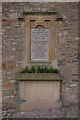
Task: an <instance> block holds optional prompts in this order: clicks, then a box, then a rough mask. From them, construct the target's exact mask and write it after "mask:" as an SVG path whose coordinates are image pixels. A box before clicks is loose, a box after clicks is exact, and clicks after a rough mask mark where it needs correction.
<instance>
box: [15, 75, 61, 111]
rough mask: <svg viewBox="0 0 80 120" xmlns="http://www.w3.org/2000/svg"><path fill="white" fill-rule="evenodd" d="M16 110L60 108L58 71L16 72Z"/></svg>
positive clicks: (59, 78) (59, 77)
mask: <svg viewBox="0 0 80 120" xmlns="http://www.w3.org/2000/svg"><path fill="white" fill-rule="evenodd" d="M16 80H17V81H18V91H19V92H18V99H17V101H18V103H19V104H18V106H16V107H18V111H21V112H27V111H31V110H40V109H55V108H61V105H62V104H61V98H60V82H61V81H62V79H61V76H60V74H59V73H25V74H22V73H21V74H16Z"/></svg>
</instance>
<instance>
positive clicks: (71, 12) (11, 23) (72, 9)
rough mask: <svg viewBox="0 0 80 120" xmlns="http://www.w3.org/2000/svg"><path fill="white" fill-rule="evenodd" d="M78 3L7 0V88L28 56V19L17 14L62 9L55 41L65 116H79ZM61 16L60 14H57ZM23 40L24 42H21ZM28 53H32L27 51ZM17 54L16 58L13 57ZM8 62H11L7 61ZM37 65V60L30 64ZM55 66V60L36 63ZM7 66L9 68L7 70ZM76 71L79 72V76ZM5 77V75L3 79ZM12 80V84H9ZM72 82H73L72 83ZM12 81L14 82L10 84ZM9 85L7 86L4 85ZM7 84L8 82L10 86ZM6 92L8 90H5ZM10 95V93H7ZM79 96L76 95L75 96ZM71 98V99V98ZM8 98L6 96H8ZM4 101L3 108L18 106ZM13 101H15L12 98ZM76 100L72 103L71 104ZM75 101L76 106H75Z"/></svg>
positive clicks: (4, 33) (4, 29)
mask: <svg viewBox="0 0 80 120" xmlns="http://www.w3.org/2000/svg"><path fill="white" fill-rule="evenodd" d="M78 5H79V3H78V2H75V3H74V2H60V3H58V2H56V3H52V2H51V3H48V2H46V3H39V2H36V3H33V2H32V3H31V2H30V3H29V2H28V3H27V2H14V3H12V2H3V3H2V11H3V13H2V14H3V18H4V21H3V22H2V28H3V31H2V32H3V34H2V42H3V43H2V45H3V52H2V55H3V58H2V59H3V75H2V78H3V81H4V83H3V89H4V88H5V89H4V90H5V91H6V90H8V89H9V90H11V89H12V88H14V87H13V85H10V84H11V83H10V81H12V80H13V79H14V78H15V73H16V71H19V70H20V69H21V68H22V67H23V60H24V55H25V49H26V48H25V45H26V44H25V36H26V37H28V33H27V32H26V33H25V30H26V27H24V25H25V24H24V23H25V21H18V19H17V14H21V13H22V12H24V11H25V12H29V11H31V12H33V11H36V10H37V11H39V12H41V11H42V12H44V11H49V12H50V11H51V12H52V11H54V10H55V11H59V16H61V17H63V20H62V21H56V27H54V26H53V29H55V31H56V32H55V34H56V36H55V40H56V49H55V54H56V61H57V62H56V63H57V64H56V65H57V66H58V67H59V69H60V73H61V74H62V75H63V82H62V84H61V99H62V103H63V105H64V107H63V110H64V118H76V117H78V108H77V96H76V95H77V91H78V89H77V86H78V84H77V83H76V84H75V83H74V81H77V82H78V64H77V62H78V57H77V56H76V54H77V52H78V40H79V37H78V21H77V19H78ZM56 18H57V16H56ZM19 43H20V44H19ZM26 54H28V52H27V53H26ZM11 56H13V57H11ZM7 63H8V64H7ZM29 64H30V65H33V63H29ZM38 64H40V65H46V66H48V65H51V63H36V64H35V65H38ZM6 68H7V69H6ZM75 74H76V75H75ZM0 79H1V78H0ZM7 82H8V83H7ZM70 82H72V84H70ZM9 83H10V84H9ZM4 84H5V85H4ZM6 84H7V85H6ZM14 91H15V90H14ZM3 92H4V91H3ZM4 96H7V94H4ZM74 96H75V97H74ZM68 98H69V99H68ZM4 101H5V98H4ZM8 101H9V98H8V99H7V103H5V102H3V110H4V109H5V110H6V109H9V108H11V107H14V104H10V105H9V104H8ZM11 101H12V100H11ZM71 102H72V103H71ZM72 104H75V105H72Z"/></svg>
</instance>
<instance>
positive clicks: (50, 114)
mask: <svg viewBox="0 0 80 120" xmlns="http://www.w3.org/2000/svg"><path fill="white" fill-rule="evenodd" d="M62 117H63V112H62V110H52V109H47V110H38V111H30V112H17V113H15V114H14V115H13V118H62Z"/></svg>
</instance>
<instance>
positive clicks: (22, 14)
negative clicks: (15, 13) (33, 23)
mask: <svg viewBox="0 0 80 120" xmlns="http://www.w3.org/2000/svg"><path fill="white" fill-rule="evenodd" d="M56 14H58V11H52V12H50V11H45V12H43V11H40V12H35V11H33V12H23V13H21V16H20V17H18V20H19V21H25V19H24V16H25V15H56ZM55 21H62V17H57V19H56V20H55Z"/></svg>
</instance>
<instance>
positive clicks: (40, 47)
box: [31, 28, 49, 61]
mask: <svg viewBox="0 0 80 120" xmlns="http://www.w3.org/2000/svg"><path fill="white" fill-rule="evenodd" d="M48 52H49V29H45V28H35V29H31V60H32V61H47V60H48Z"/></svg>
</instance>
